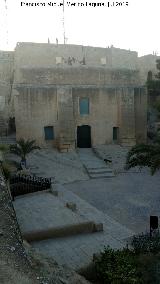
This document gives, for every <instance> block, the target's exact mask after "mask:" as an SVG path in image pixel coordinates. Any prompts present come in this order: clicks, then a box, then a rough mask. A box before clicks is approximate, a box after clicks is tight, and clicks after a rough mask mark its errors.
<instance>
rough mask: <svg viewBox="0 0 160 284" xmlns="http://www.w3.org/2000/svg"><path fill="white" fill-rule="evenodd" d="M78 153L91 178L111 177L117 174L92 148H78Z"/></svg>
mask: <svg viewBox="0 0 160 284" xmlns="http://www.w3.org/2000/svg"><path fill="white" fill-rule="evenodd" d="M78 155H79V158H80V160H81V162H82V164H83V166H84V167H85V169H86V171H87V173H88V175H89V177H90V178H94V179H97V178H111V177H114V176H115V174H114V172H113V170H112V169H111V168H109V167H108V166H107V165H106V163H105V162H104V161H103V160H101V159H100V158H98V157H97V156H96V155H95V153H94V152H93V150H92V149H91V148H88V149H87V148H86V149H78Z"/></svg>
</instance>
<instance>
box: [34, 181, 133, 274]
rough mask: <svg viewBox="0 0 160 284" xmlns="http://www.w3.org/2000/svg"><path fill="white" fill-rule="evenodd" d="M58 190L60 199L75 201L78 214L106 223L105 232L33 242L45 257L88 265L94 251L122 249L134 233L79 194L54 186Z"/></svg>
mask: <svg viewBox="0 0 160 284" xmlns="http://www.w3.org/2000/svg"><path fill="white" fill-rule="evenodd" d="M53 187H54V190H55V191H56V192H58V197H57V198H58V199H59V200H60V201H61V202H62V203H63V204H66V202H74V203H76V205H77V212H76V214H77V215H79V216H81V217H85V218H87V219H88V220H91V219H92V220H94V222H95V223H96V224H101V223H103V232H102V231H101V232H97V233H96V232H95V233H90V234H80V235H75V236H68V237H63V238H54V239H48V240H43V241H38V242H32V243H31V244H32V246H33V247H34V248H36V249H37V250H38V251H40V252H41V253H44V254H45V255H46V256H51V257H54V259H55V260H56V261H57V262H58V263H59V264H62V265H67V266H69V267H71V268H73V269H75V270H80V269H83V268H85V267H86V266H88V265H89V264H90V263H91V262H92V259H93V254H94V253H99V252H100V251H101V250H103V249H104V246H107V245H109V246H111V247H112V248H117V249H118V248H122V247H124V246H125V245H126V239H128V238H130V237H131V236H133V235H134V232H133V231H131V230H128V229H127V228H126V227H124V226H122V225H120V224H119V223H118V222H116V221H114V220H113V219H112V218H110V217H109V216H108V215H106V214H104V213H102V212H101V211H99V210H97V209H96V208H95V207H93V206H92V205H90V204H89V203H87V202H86V201H84V200H83V199H81V198H79V197H78V196H77V195H76V194H74V193H72V192H71V191H69V190H67V189H66V188H65V187H64V186H62V185H60V184H56V185H54V186H53Z"/></svg>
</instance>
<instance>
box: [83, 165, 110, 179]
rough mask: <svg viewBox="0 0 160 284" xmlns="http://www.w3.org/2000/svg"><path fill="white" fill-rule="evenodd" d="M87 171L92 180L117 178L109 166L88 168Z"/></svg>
mask: <svg viewBox="0 0 160 284" xmlns="http://www.w3.org/2000/svg"><path fill="white" fill-rule="evenodd" d="M86 170H87V172H88V175H89V177H90V178H111V177H114V176H115V174H114V173H113V171H112V170H111V169H110V168H108V167H107V166H105V167H95V168H89V167H86Z"/></svg>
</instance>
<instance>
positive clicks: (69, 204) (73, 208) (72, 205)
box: [66, 202, 77, 212]
mask: <svg viewBox="0 0 160 284" xmlns="http://www.w3.org/2000/svg"><path fill="white" fill-rule="evenodd" d="M66 207H67V208H69V209H71V210H72V211H74V212H75V211H76V210H77V205H76V203H74V202H67V203H66Z"/></svg>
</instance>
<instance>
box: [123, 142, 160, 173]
mask: <svg viewBox="0 0 160 284" xmlns="http://www.w3.org/2000/svg"><path fill="white" fill-rule="evenodd" d="M136 166H139V167H140V168H142V167H149V168H150V170H151V174H152V175H154V173H155V172H156V171H157V170H159V169H160V143H159V141H158V139H157V143H156V144H152V145H145V144H140V145H136V146H134V147H132V149H131V150H130V151H129V152H128V154H127V160H126V167H125V168H126V169H127V170H129V169H130V168H133V167H136Z"/></svg>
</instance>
